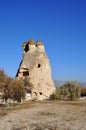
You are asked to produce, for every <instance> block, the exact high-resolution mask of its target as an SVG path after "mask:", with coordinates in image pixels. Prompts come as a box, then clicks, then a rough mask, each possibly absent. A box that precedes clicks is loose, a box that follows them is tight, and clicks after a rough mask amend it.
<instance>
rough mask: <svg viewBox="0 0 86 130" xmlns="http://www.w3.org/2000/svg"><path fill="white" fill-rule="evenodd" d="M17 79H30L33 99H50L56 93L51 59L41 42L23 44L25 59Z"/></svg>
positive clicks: (30, 41) (31, 41)
mask: <svg viewBox="0 0 86 130" xmlns="http://www.w3.org/2000/svg"><path fill="white" fill-rule="evenodd" d="M16 77H17V78H18V79H20V78H23V79H25V78H27V79H28V82H29V85H28V87H30V90H31V98H32V99H37V100H43V99H48V98H49V96H50V95H51V94H52V93H53V92H54V90H55V87H54V83H53V80H52V77H51V68H50V63H49V59H48V57H47V55H46V53H45V48H44V45H43V43H42V42H41V41H37V42H36V43H34V41H33V40H29V41H28V42H27V43H24V44H23V59H22V61H21V63H20V66H19V69H18V72H17V75H16Z"/></svg>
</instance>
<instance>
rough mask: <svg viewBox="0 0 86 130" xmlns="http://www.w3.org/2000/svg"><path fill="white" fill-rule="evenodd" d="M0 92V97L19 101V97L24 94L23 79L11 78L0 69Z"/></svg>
mask: <svg viewBox="0 0 86 130" xmlns="http://www.w3.org/2000/svg"><path fill="white" fill-rule="evenodd" d="M0 92H1V93H2V96H1V98H2V99H4V100H5V102H7V100H8V99H9V98H10V99H13V100H17V101H18V102H21V98H24V96H25V84H24V82H23V80H17V79H13V78H11V77H9V76H7V75H6V74H5V72H4V70H3V69H0Z"/></svg>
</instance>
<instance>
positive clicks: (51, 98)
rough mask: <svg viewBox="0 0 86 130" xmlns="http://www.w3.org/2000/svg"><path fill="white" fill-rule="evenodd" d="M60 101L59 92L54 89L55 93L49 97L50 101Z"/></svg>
mask: <svg viewBox="0 0 86 130" xmlns="http://www.w3.org/2000/svg"><path fill="white" fill-rule="evenodd" d="M59 99H60V91H59V89H56V91H55V92H54V93H53V94H52V95H51V96H50V100H59Z"/></svg>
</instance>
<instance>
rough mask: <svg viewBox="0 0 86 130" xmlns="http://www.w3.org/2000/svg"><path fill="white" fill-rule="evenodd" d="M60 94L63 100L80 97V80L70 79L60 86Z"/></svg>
mask: <svg viewBox="0 0 86 130" xmlns="http://www.w3.org/2000/svg"><path fill="white" fill-rule="evenodd" d="M60 96H61V99H63V100H76V99H77V98H79V97H80V86H79V84H78V82H73V81H71V82H70V81H68V82H66V83H65V84H63V85H62V86H61V87H60Z"/></svg>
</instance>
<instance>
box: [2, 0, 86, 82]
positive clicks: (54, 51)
mask: <svg viewBox="0 0 86 130" xmlns="http://www.w3.org/2000/svg"><path fill="white" fill-rule="evenodd" d="M29 38H33V39H34V40H35V41H36V40H38V39H40V40H42V41H43V42H44V45H45V48H46V52H47V55H48V57H49V59H50V63H51V68H52V76H53V79H57V80H78V81H86V0H0V68H3V69H4V70H5V71H6V73H7V74H8V75H10V76H12V77H15V75H16V72H17V69H18V67H19V63H20V61H21V59H22V47H21V46H22V43H23V42H24V41H27V40H28V39H29ZM28 60H29V59H28Z"/></svg>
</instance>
